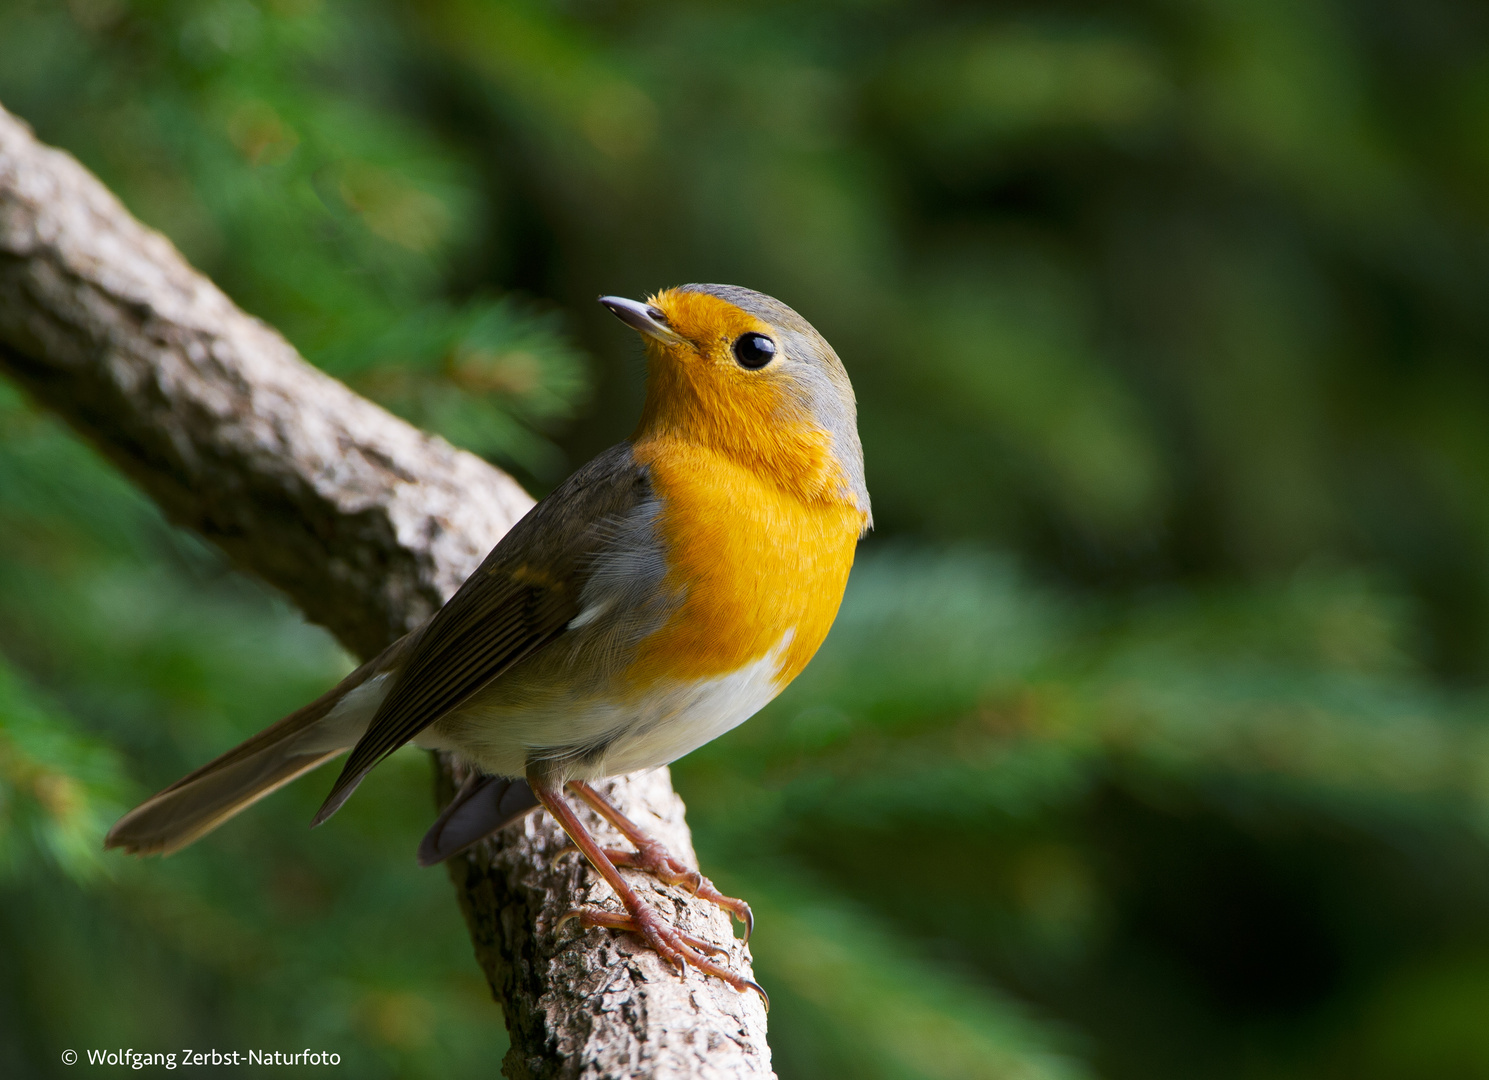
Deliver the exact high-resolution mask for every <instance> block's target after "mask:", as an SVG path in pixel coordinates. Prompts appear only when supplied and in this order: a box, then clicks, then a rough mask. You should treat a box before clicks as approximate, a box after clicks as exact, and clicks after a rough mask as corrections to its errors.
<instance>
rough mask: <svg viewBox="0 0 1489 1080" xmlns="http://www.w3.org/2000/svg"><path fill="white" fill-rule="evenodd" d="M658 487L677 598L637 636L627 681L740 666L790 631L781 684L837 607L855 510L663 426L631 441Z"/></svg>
mask: <svg viewBox="0 0 1489 1080" xmlns="http://www.w3.org/2000/svg"><path fill="white" fill-rule="evenodd" d="M636 457H637V460H638V461H640V462H642V463H643V464H645V465H648V466H650V468H651V474H652V483H653V485H654V488H655V490H656V491H657V493H658V494H659V495H660V496H661V498H662V504H663V509H662V514H661V517H660V521H659V524H660V527H661V530H662V535H663V539H664V541H665V543H666V545H667V549H668V555H669V559H670V575H671V580H670V582H669V584H671V585H672V586H674V587H677V588H681V589H682V590H683V595H684V600H683V602H682V603H681V605H679V607H678V609H677V611H676V612H674V613H673V615H672V617H671V619H669V621H668V622H667V623H666V624H665V625H664V626H663V627H662V628H661V629H660V630H658V631H657V632H656V633H654V634H652V635H651V636H650V637H649V638H647V639H646V641H644V642H643V643H642V645H641V651H640V654H639V656H638V657H637V662H636V664H635V666H634V667H633V668H632V676H633V685H636V686H637V687H638V688H639V687H644V686H647V685H650V684H651V683H652V682H654V681H655V680H657V679H669V678H670V679H683V680H692V679H705V678H713V677H717V676H720V675H727V674H730V673H731V672H734V671H738V670H739V669H740V668H742V667H744V666H745V665H746V664H749V663H751V662H753V661H756V660H759V659H760V658H761V657H762V656H764V655H766V654H767V653H769V652H770V651H771V650H772V649H774V648H775V647H776V646H777V645H778V644H779V643H780V641H781V639H782V637H783V636H784V635H785V634H786V633H788V632H790V633H791V635H792V636H791V641H790V644H789V645H788V646H787V648H786V651H785V654H784V656H783V658H782V662H781V668H780V673H779V675H778V677H777V682H778V685H779V686H782V687H783V686H785V685H786V683H788V682H790V681H791V680H792V679H794V678H795V677H796V676H797V675H798V674H800V672H801V670H802V668H804V667H806V664H807V661H809V660H810V659H811V658H812V656H813V654H814V653H816V651H817V648H818V646H820V645H821V644H822V641H823V639H824V638H826V637H827V631H828V630H829V629H830V628H831V626H832V621H833V619H834V618H835V617H836V616H837V612H838V605H839V604H840V603H841V602H842V599H843V588H844V586H845V585H846V584H847V581H848V571H849V570H850V569H851V568H852V566H853V553H854V549H855V548H856V546H857V543H858V537H859V534H860V533H861V531H862V529H863V525H864V515H863V513H862V512H861V511H860V510H859V509H858V508H857V507H856V506H854V505H852V504H851V503H847V502H844V501H842V500H839V499H828V498H821V499H814V500H803V499H801V498H800V497H798V496H797V495H795V494H794V493H788V492H786V491H783V490H782V489H781V487H780V486H778V485H776V484H773V483H771V482H770V481H768V480H766V479H762V478H761V477H760V475H759V474H758V473H757V472H755V471H752V470H750V469H748V468H746V467H744V466H742V465H740V464H739V463H737V462H736V461H734V460H733V459H731V458H728V457H725V456H723V455H721V454H719V453H717V452H715V451H712V450H707V449H703V448H701V447H698V446H696V445H692V444H690V443H687V442H683V441H680V440H675V439H670V438H666V437H654V438H650V439H643V440H640V441H638V442H637V443H636Z"/></svg>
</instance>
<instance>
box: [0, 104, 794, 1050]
mask: <svg viewBox="0 0 1489 1080" xmlns="http://www.w3.org/2000/svg"><path fill="white" fill-rule="evenodd" d="M0 370H3V371H4V372H5V373H6V374H7V375H9V376H10V377H11V378H12V379H14V380H15V381H16V382H17V383H18V384H19V385H21V386H22V387H24V388H25V389H26V390H27V391H28V392H29V393H30V394H31V395H32V396H33V397H34V398H35V399H36V400H37V401H39V402H41V403H42V404H43V405H45V406H47V407H48V408H50V409H52V410H53V411H55V412H56V413H58V414H59V415H60V416H62V417H63V418H64V419H65V420H66V421H67V422H68V423H70V424H71V425H72V426H73V427H74V428H75V429H77V430H78V431H79V432H80V433H81V434H82V435H83V436H84V437H86V438H87V439H88V440H89V441H90V442H91V443H93V445H94V446H96V447H97V448H98V449H99V450H100V451H102V452H103V453H104V454H105V455H106V456H107V457H108V458H109V459H110V460H111V461H112V462H113V463H114V464H115V465H116V466H117V467H118V468H119V469H120V470H122V471H123V472H124V473H126V474H127V475H128V476H129V477H131V478H132V479H133V480H134V481H135V483H137V484H139V485H140V487H142V488H143V489H144V490H145V491H146V492H147V493H148V494H149V495H150V496H151V497H152V498H153V499H154V500H155V501H156V502H157V503H158V504H159V505H160V506H161V508H162V509H163V510H164V511H165V513H166V514H167V516H168V517H169V518H170V519H171V520H172V521H174V522H176V523H177V524H179V525H183V526H186V527H188V528H191V529H194V530H196V531H197V532H199V533H200V534H202V535H203V536H205V537H207V538H208V539H210V540H212V541H213V542H214V543H216V544H217V545H218V546H219V547H220V548H222V550H223V551H225V552H226V553H227V554H228V556H229V557H230V558H231V559H232V560H233V562H234V563H235V564H237V565H238V566H239V567H240V568H242V569H243V570H245V571H247V572H249V573H252V574H256V575H258V576H259V577H261V578H263V579H264V580H265V581H268V582H270V583H272V584H274V585H276V586H278V587H279V588H280V589H282V590H284V592H285V593H286V594H288V595H289V596H290V598H291V599H293V600H294V601H295V603H296V604H298V605H299V606H300V608H301V609H302V610H303V611H304V612H305V614H306V615H307V616H308V617H309V618H311V619H313V620H314V621H315V622H318V623H320V624H321V625H323V626H325V627H327V628H328V629H330V630H331V632H332V633H334V634H335V635H336V636H337V637H338V638H340V640H341V641H342V642H343V643H344V644H345V645H346V646H347V648H349V649H350V650H351V651H353V652H354V653H357V654H358V655H360V656H363V657H368V656H371V655H373V654H375V653H376V652H378V651H379V650H381V649H382V648H383V647H384V646H385V645H387V644H388V643H389V642H391V641H393V640H395V639H396V638H398V637H399V636H401V635H402V634H404V633H407V632H408V631H409V630H410V629H412V628H414V627H416V626H418V625H419V624H420V623H421V622H423V621H424V620H425V619H426V618H428V617H429V615H430V614H431V613H432V612H433V611H434V610H435V609H436V608H437V607H438V606H439V605H440V604H441V603H443V602H444V600H445V598H447V597H448V596H449V595H450V594H451V593H452V592H454V590H455V588H456V587H457V586H458V585H459V583H460V582H461V581H462V580H463V579H464V578H465V576H466V575H467V574H468V573H470V571H472V570H473V569H475V567H476V565H477V564H478V563H479V561H480V559H481V557H482V556H483V555H484V554H485V553H486V551H487V550H488V549H489V548H490V547H491V546H492V544H494V543H495V542H496V540H497V539H498V538H499V537H500V536H501V535H502V534H503V533H504V532H505V531H506V530H507V529H508V528H509V527H510V526H511V525H512V524H513V523H514V522H515V521H516V520H517V518H519V517H520V516H521V515H522V514H523V513H524V512H525V511H526V510H527V508H528V507H529V506H531V505H532V500H531V499H530V498H529V497H528V496H527V494H526V493H525V492H523V491H522V489H521V488H520V487H519V486H518V485H517V484H516V483H515V482H514V481H513V480H512V479H511V478H510V477H508V476H506V475H505V474H503V473H501V472H499V471H498V470H496V469H494V468H492V467H491V466H490V465H488V464H486V463H485V462H484V461H482V460H481V459H480V458H477V457H475V456H474V455H472V454H468V453H466V452H464V451H461V450H457V449H455V448H453V447H451V446H450V445H449V444H448V443H446V442H444V441H443V440H441V439H438V438H436V437H434V436H431V435H427V434H425V433H423V432H420V431H418V430H417V429H415V428H413V427H411V426H410V425H408V424H406V423H404V422H403V421H401V420H399V419H397V418H396V417H393V416H391V415H390V414H388V413H387V412H385V411H384V410H382V409H381V408H379V407H378V406H376V405H374V404H372V403H371V402H369V401H366V400H365V399H363V398H361V397H358V396H357V395H356V394H354V393H353V392H352V391H351V390H349V389H347V387H345V386H343V385H342V384H341V383H339V382H337V381H336V380H335V379H332V378H330V377H329V376H327V375H325V374H323V373H321V372H319V371H317V370H316V369H315V368H313V367H311V366H310V365H309V364H307V363H305V361H304V360H302V359H301V358H300V357H299V355H298V354H297V353H296V352H295V350H294V348H293V347H291V346H290V344H289V343H288V342H287V341H285V340H284V338H282V337H280V336H279V334H277V333H276V332H275V331H274V330H273V329H271V328H270V327H268V326H266V325H264V324H263V323H262V322H260V321H258V320H257V319H254V318H252V317H250V316H248V315H246V314H244V313H243V312H242V311H240V310H239V309H238V308H237V307H236V306H234V304H233V303H232V301H230V300H229V299H228V298H227V297H226V296H225V295H223V293H222V292H221V291H219V290H218V289H217V288H216V287H215V286H214V285H213V284H212V283H211V282H210V281H208V280H207V279H206V278H204V277H202V276H201V275H200V274H198V273H197V272H196V271H195V270H193V269H192V268H191V267H190V266H188V265H187V263H186V261H185V260H184V259H182V258H181V256H180V254H179V253H178V252H177V251H176V250H175V248H174V247H172V246H171V244H170V242H169V241H167V240H166V239H165V238H164V237H162V236H161V235H160V234H158V233H156V232H153V231H151V230H149V229H147V228H145V227H144V226H142V225H141V224H139V222H137V221H135V220H134V219H133V218H132V217H131V216H130V215H129V213H128V212H127V211H126V210H125V209H124V207H123V206H122V205H120V203H119V202H118V200H117V199H115V198H114V197H113V195H111V194H110V193H109V192H108V191H107V190H106V189H105V188H104V187H103V185H102V184H101V183H99V181H98V180H97V179H96V178H94V177H93V176H92V175H91V174H90V173H88V172H87V170H85V169H84V168H83V167H82V166H81V165H79V164H78V163H77V162H76V161H75V160H74V159H73V158H72V157H70V156H69V155H67V154H65V153H63V152H61V151H59V150H54V149H51V148H49V147H47V146H44V145H42V144H41V143H39V142H37V141H36V139H35V138H34V137H33V136H32V135H31V133H30V131H29V129H28V128H27V127H26V126H25V124H23V123H22V122H20V121H19V120H17V119H16V118H15V117H13V116H11V115H10V114H9V113H7V112H5V111H4V109H3V108H0ZM269 719H272V717H265V720H266V721H267V720H269ZM452 782H453V780H452V767H451V764H450V763H449V762H442V763H441V767H440V771H439V785H440V790H441V797H442V799H448V797H449V793H450V791H451V790H452V788H451V784H452ZM610 791H611V794H612V798H614V799H615V800H616V801H617V802H618V804H619V805H621V806H622V808H623V809H624V812H625V813H626V814H628V815H631V816H632V817H633V819H634V820H636V821H638V822H639V823H641V824H642V825H643V827H646V828H649V829H651V830H652V831H654V832H655V833H656V834H658V835H659V836H660V837H661V838H662V839H663V840H665V841H666V842H667V843H668V844H669V845H670V846H671V847H672V849H673V850H674V851H683V852H691V850H692V848H691V843H690V841H689V838H688V831H687V825H686V823H685V821H684V819H683V807H682V803H681V801H680V800H679V799H678V798H677V796H676V794H675V793H674V792H673V791H672V786H671V783H670V781H669V780H668V777H667V773H666V771H665V770H660V771H658V772H655V773H652V774H650V775H647V776H633V777H627V778H623V779H621V780H617V781H614V782H613V786H612V788H611V789H610ZM584 813H585V814H587V815H589V814H590V812H589V811H588V810H585V811H584ZM587 823H588V824H590V826H591V828H595V829H599V830H600V833H599V835H600V836H601V837H606V830H607V829H608V826H605V825H604V824H602V823H601V822H600V821H599V819H598V817H595V816H593V815H590V816H589V817H587ZM611 836H613V834H611ZM611 842H613V843H614V844H615V845H622V841H621V839H620V838H619V837H618V836H613V840H612V841H611ZM563 848H564V838H563V834H562V833H561V832H560V831H559V829H558V828H557V826H556V825H554V823H553V822H552V820H551V819H549V818H548V817H547V816H546V815H534V816H533V817H530V818H529V819H527V821H526V822H524V823H523V825H522V826H521V827H515V826H514V827H513V828H511V829H508V830H506V831H505V832H504V833H503V834H501V835H500V836H499V837H497V838H496V839H495V840H493V841H488V842H487V843H485V844H483V845H481V846H480V848H478V849H476V850H475V852H474V853H473V854H472V855H471V856H469V857H462V858H459V859H456V860H452V865H451V871H450V872H451V878H452V879H453V881H454V882H455V886H456V892H457V894H458V896H459V900H460V905H461V908H462V910H463V911H464V912H465V915H466V921H467V924H468V925H469V927H470V932H471V938H472V941H473V942H474V944H475V949H476V956H477V959H478V960H479V962H480V964H481V967H482V968H483V969H484V971H485V972H486V976H487V979H488V981H489V982H490V983H491V987H492V990H493V993H494V994H495V995H496V998H497V1000H498V1001H499V1002H500V1003H501V1005H502V1007H503V1009H504V1011H505V1013H506V1016H507V1026H508V1029H509V1030H510V1032H511V1036H512V1050H511V1052H510V1053H509V1054H508V1056H507V1060H506V1063H505V1071H506V1072H507V1074H508V1075H509V1076H512V1077H534V1078H538V1077H545V1078H546V1077H585V1078H601V1077H616V1078H620V1077H640V1076H665V1077H709V1078H713V1077H720V1078H723V1077H730V1078H733V1077H767V1076H770V1075H771V1072H770V1052H769V1050H768V1048H767V1047H766V1044H765V1018H764V1013H763V1011H762V1010H761V1006H760V1004H759V1002H758V1000H757V999H756V998H755V996H754V995H749V994H745V995H741V994H737V993H735V992H734V991H733V990H731V989H729V988H728V987H726V986H723V985H722V984H720V983H718V982H717V981H716V980H708V979H705V978H704V977H702V976H700V975H698V974H697V973H696V972H692V971H690V972H689V973H688V975H687V976H686V977H685V978H680V977H678V976H677V975H675V974H674V973H673V972H672V971H671V969H669V968H665V967H664V966H663V965H662V963H661V961H660V960H659V959H658V958H657V957H656V956H655V955H653V954H652V953H650V952H648V951H646V950H645V949H643V948H642V947H641V946H640V945H639V944H636V943H634V942H633V941H632V940H631V939H630V938H628V937H627V936H625V935H615V934H612V933H611V932H609V931H588V932H582V931H579V930H578V929H577V923H570V924H568V926H566V927H565V928H564V929H562V930H557V931H556V930H555V929H554V927H555V925H556V923H557V921H558V918H559V917H560V916H561V915H562V914H563V912H564V911H565V910H567V909H568V908H570V907H572V906H574V905H575V904H576V903H581V902H586V901H595V902H600V903H604V902H606V900H607V899H608V896H607V890H606V888H605V886H603V885H602V884H601V883H600V882H599V880H598V878H597V877H596V876H595V875H594V874H593V873H591V872H590V871H589V870H588V868H587V866H585V865H583V864H581V863H580V862H579V861H578V860H576V859H574V858H573V857H572V856H567V857H559V852H561V851H562V850H563ZM409 856H410V858H412V857H413V853H412V852H410V853H409ZM638 885H639V886H640V887H642V888H650V886H649V883H647V882H638ZM649 898H650V899H652V900H653V901H654V902H657V903H659V904H660V905H661V906H662V910H663V911H664V912H667V911H673V910H675V911H676V914H677V919H678V922H679V925H680V926H681V927H682V928H683V929H685V930H687V931H689V932H691V933H693V934H696V935H698V936H701V937H705V938H708V939H710V940H714V941H720V942H725V941H729V940H731V936H732V931H731V930H730V929H729V927H728V920H727V918H726V917H725V916H724V915H723V914H722V913H720V912H719V911H717V910H716V909H714V908H713V907H712V906H711V905H708V904H705V903H699V902H696V901H692V900H690V899H689V898H688V897H686V896H685V895H684V894H682V893H680V892H679V891H678V890H676V889H669V890H665V891H657V890H652V891H651V894H650V896H649ZM731 963H732V964H733V965H734V966H735V967H736V968H737V969H738V970H741V971H743V972H746V973H747V972H748V955H747V953H746V951H745V950H744V949H743V947H742V946H739V945H735V946H734V948H733V956H732V957H731Z"/></svg>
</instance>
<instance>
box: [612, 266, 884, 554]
mask: <svg viewBox="0 0 1489 1080" xmlns="http://www.w3.org/2000/svg"><path fill="white" fill-rule="evenodd" d="M600 303H602V304H604V305H605V306H606V307H607V308H609V309H610V311H611V312H613V313H614V314H615V315H616V317H617V318H619V319H620V320H621V321H622V322H624V323H625V324H626V325H628V326H630V327H631V328H632V329H634V330H636V331H638V332H639V333H640V334H641V336H642V339H643V341H644V342H645V343H646V355H647V388H646V405H645V407H644V408H643V410H642V414H641V424H640V426H639V427H638V428H637V431H636V435H635V439H636V440H637V441H640V440H642V439H645V438H668V437H671V438H678V439H683V440H686V441H688V442H691V443H694V444H696V445H699V446H705V447H708V448H710V449H712V450H716V451H718V452H720V453H723V454H726V455H728V456H729V457H731V458H733V459H734V460H736V461H738V462H739V463H740V464H742V465H744V466H746V467H747V468H751V469H753V470H755V471H757V472H760V473H762V474H764V475H767V476H769V477H771V478H772V479H773V480H774V481H775V482H776V483H778V484H780V485H781V486H783V487H785V488H787V489H789V490H792V491H795V492H797V493H798V494H800V495H802V496H803V497H806V498H813V499H820V498H827V499H838V500H842V501H845V502H851V503H853V504H854V505H856V506H857V507H858V508H859V510H860V511H862V513H863V514H864V521H865V527H867V525H868V523H869V521H870V517H869V515H870V509H869V493H868V489H867V487H866V486H865V484H864V472H863V447H862V444H861V443H860V442H859V439H858V411H857V406H856V404H855V402H854V398H853V385H852V383H850V382H849V381H848V373H847V372H846V371H845V370H844V369H843V363H842V361H841V360H839V359H838V355H837V353H835V352H833V349H832V346H831V345H829V344H828V343H827V342H826V341H825V340H823V338H822V335H821V334H819V333H817V331H816V330H814V329H813V328H812V326H811V324H810V323H808V322H807V321H806V320H805V319H803V318H802V317H801V316H800V315H798V314H797V313H796V312H794V311H792V310H791V309H790V308H789V307H787V306H786V305H785V304H783V303H781V302H780V301H779V300H776V299H774V298H773V297H770V296H766V295H765V294H764V293H758V292H753V291H752V290H750V289H742V288H739V287H738V286H735V285H680V286H678V287H677V288H675V289H666V290H664V291H662V292H659V293H657V294H655V295H654V296H652V297H650V298H649V299H648V300H647V301H646V302H645V303H640V302H637V301H635V300H626V299H623V298H621V297H617V296H602V297H601V298H600Z"/></svg>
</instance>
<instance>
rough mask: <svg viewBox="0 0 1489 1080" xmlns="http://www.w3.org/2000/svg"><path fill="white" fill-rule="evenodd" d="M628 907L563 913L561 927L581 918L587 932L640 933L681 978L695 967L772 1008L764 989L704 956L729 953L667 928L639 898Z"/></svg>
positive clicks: (575, 910) (674, 928) (585, 908)
mask: <svg viewBox="0 0 1489 1080" xmlns="http://www.w3.org/2000/svg"><path fill="white" fill-rule="evenodd" d="M626 907H627V909H628V910H627V912H626V913H625V914H622V913H620V912H618V911H606V910H604V909H603V908H595V907H582V908H574V909H573V910H571V911H566V912H565V913H564V915H563V917H562V918H561V919H559V920H558V925H559V926H562V925H563V924H564V923H566V922H568V921H569V920H570V919H578V920H579V925H580V926H582V927H584V928H585V929H586V930H590V929H593V928H594V927H597V926H604V927H608V928H609V929H611V930H626V931H629V932H630V933H633V934H637V935H639V936H640V937H641V939H642V940H643V941H645V942H646V944H647V945H648V946H650V947H651V949H652V950H653V951H654V952H656V953H657V955H658V956H660V957H661V958H662V959H663V960H665V961H667V963H669V964H671V965H672V966H673V967H674V968H676V969H677V972H678V974H679V975H681V974H683V973H685V972H686V971H687V965H689V964H692V965H693V966H694V967H695V968H697V969H698V970H699V971H702V972H704V973H705V974H708V975H712V976H714V977H715V978H719V979H723V980H724V981H725V982H726V983H728V984H729V985H730V986H732V987H734V989H736V990H738V991H740V993H743V992H744V991H746V990H753V991H755V993H757V994H759V995H760V1000H761V1001H762V1002H764V1003H765V1007H766V1009H767V1010H768V1009H769V1008H770V997H769V996H768V995H767V994H766V993H765V988H764V987H762V986H761V985H760V984H759V983H757V982H753V981H751V980H750V979H746V978H744V977H743V976H740V975H736V974H735V973H734V972H732V971H730V970H729V969H728V968H726V967H724V966H723V965H722V964H716V963H714V962H713V961H712V960H710V959H708V957H707V956H705V955H704V954H705V953H708V954H710V955H713V956H725V955H727V954H728V953H727V950H725V949H721V948H719V947H718V946H717V945H712V944H710V943H708V942H706V941H704V940H702V939H701V938H696V937H694V936H693V935H692V934H685V933H683V932H682V931H681V930H678V929H677V928H676V927H674V926H670V925H668V923H667V922H666V920H664V919H663V918H662V916H661V915H659V914H658V913H657V910H656V908H654V907H652V906H651V905H650V904H648V903H647V902H646V901H644V900H641V899H639V898H637V900H636V902H635V904H634V905H633V904H631V903H630V902H629V901H626Z"/></svg>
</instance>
